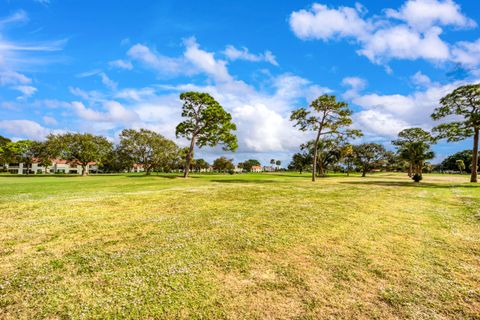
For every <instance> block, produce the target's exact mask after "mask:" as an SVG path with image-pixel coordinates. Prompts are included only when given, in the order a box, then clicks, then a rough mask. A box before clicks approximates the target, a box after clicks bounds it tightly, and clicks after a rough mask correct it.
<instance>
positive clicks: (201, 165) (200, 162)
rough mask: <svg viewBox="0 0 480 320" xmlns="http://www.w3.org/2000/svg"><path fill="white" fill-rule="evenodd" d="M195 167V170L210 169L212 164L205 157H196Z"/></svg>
mask: <svg viewBox="0 0 480 320" xmlns="http://www.w3.org/2000/svg"><path fill="white" fill-rule="evenodd" d="M193 167H194V168H195V171H197V172H200V171H202V170H205V169H208V168H209V167H210V164H209V163H208V162H207V161H205V159H196V160H195V164H194V165H193Z"/></svg>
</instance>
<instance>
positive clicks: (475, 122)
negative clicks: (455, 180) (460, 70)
mask: <svg viewBox="0 0 480 320" xmlns="http://www.w3.org/2000/svg"><path fill="white" fill-rule="evenodd" d="M451 116H457V118H458V116H459V117H461V118H462V119H461V120H458V121H452V122H449V123H443V124H440V125H438V126H436V127H435V128H434V129H433V131H434V132H436V133H437V134H438V138H440V139H447V141H449V142H450V141H460V140H464V139H466V138H469V137H472V136H473V148H472V154H473V158H472V167H471V172H472V173H471V176H470V182H477V170H478V169H477V168H478V143H479V131H480V84H473V85H466V86H461V87H459V88H457V89H455V90H454V91H453V92H452V93H450V94H448V95H446V96H445V97H443V98H442V99H440V106H439V107H438V108H436V109H435V112H434V113H433V114H432V118H433V119H434V120H440V119H444V118H446V117H451Z"/></svg>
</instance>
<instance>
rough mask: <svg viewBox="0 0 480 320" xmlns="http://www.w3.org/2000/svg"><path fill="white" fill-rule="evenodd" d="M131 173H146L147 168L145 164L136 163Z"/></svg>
mask: <svg viewBox="0 0 480 320" xmlns="http://www.w3.org/2000/svg"><path fill="white" fill-rule="evenodd" d="M131 172H145V166H144V165H143V163H134V164H133V166H132V169H131Z"/></svg>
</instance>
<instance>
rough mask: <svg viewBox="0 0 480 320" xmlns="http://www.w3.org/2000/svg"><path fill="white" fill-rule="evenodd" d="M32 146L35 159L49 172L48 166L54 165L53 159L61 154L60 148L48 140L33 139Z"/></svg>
mask: <svg viewBox="0 0 480 320" xmlns="http://www.w3.org/2000/svg"><path fill="white" fill-rule="evenodd" d="M31 148H32V152H33V155H34V157H35V160H36V161H37V163H38V164H39V165H40V166H42V167H43V168H44V170H45V173H47V168H48V167H49V166H51V165H52V160H53V159H55V158H57V157H58V156H59V150H58V149H57V148H56V146H54V145H52V144H51V143H49V142H48V141H33V142H32V145H31Z"/></svg>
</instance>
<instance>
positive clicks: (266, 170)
mask: <svg viewBox="0 0 480 320" xmlns="http://www.w3.org/2000/svg"><path fill="white" fill-rule="evenodd" d="M275 170H276V168H275V167H274V166H265V167H263V171H265V172H274V171H275Z"/></svg>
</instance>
